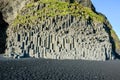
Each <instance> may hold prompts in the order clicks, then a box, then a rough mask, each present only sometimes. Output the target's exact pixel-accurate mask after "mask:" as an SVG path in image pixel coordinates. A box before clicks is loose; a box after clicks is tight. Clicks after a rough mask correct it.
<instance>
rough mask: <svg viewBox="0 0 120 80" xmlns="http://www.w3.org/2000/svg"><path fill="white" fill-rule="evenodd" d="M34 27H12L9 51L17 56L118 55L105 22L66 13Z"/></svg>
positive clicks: (90, 57) (103, 57) (100, 57)
mask: <svg viewBox="0 0 120 80" xmlns="http://www.w3.org/2000/svg"><path fill="white" fill-rule="evenodd" d="M19 26H20V25H18V28H19ZM24 27H25V28H26V27H28V28H29V27H30V26H24ZM31 27H32V28H30V29H28V28H27V29H23V28H22V29H19V30H18V31H16V32H12V31H11V30H9V32H8V33H9V36H10V37H9V38H8V39H7V49H6V55H8V56H9V57H14V58H21V57H35V58H50V59H86V60H106V59H112V58H113V57H114V56H113V55H112V54H113V52H112V45H111V43H110V40H109V35H108V33H107V32H106V31H105V27H106V26H105V25H104V24H102V23H91V22H90V21H89V20H82V19H81V17H74V16H71V15H66V16H56V17H54V18H48V19H46V20H45V21H43V22H41V23H40V24H36V25H31Z"/></svg>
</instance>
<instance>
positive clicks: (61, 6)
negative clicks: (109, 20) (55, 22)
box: [13, 0, 104, 27]
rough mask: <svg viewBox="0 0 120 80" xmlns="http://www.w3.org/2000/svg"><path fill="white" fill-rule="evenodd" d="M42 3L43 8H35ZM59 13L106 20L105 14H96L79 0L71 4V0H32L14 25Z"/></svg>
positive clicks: (101, 20)
mask: <svg viewBox="0 0 120 80" xmlns="http://www.w3.org/2000/svg"><path fill="white" fill-rule="evenodd" d="M40 5H42V6H43V8H41V9H35V8H38V7H39V6H40ZM23 13H24V14H23ZM57 15H60V16H65V15H73V16H81V18H82V19H87V18H88V17H90V18H91V19H92V20H93V21H99V22H103V21H104V17H103V16H101V15H98V14H96V13H95V12H93V11H92V10H91V9H90V8H88V7H83V6H82V5H81V4H79V3H77V2H75V3H71V4H69V2H62V1H58V0H38V1H37V2H34V3H33V2H31V3H29V4H27V5H26V7H25V8H24V9H23V11H22V13H21V14H19V15H18V16H17V18H16V19H15V20H14V22H13V26H14V27H16V26H17V25H18V24H21V25H26V24H30V23H31V24H34V23H35V22H36V21H38V20H39V22H40V21H44V20H45V19H46V18H49V17H55V16H57Z"/></svg>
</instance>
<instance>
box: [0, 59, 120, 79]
mask: <svg viewBox="0 0 120 80" xmlns="http://www.w3.org/2000/svg"><path fill="white" fill-rule="evenodd" d="M0 80H120V61H119V60H116V61H105V62H103V61H83V60H50V59H33V58H26V59H18V60H13V59H5V58H2V57H0Z"/></svg>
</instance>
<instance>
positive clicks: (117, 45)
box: [111, 29, 120, 50]
mask: <svg viewBox="0 0 120 80" xmlns="http://www.w3.org/2000/svg"><path fill="white" fill-rule="evenodd" d="M111 36H112V38H113V40H114V42H115V48H116V50H120V40H119V38H118V36H117V35H116V33H115V31H114V30H112V29H111Z"/></svg>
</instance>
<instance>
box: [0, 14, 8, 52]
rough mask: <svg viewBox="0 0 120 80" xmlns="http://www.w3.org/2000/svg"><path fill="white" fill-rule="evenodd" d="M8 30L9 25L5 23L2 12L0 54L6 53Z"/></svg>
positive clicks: (0, 19)
mask: <svg viewBox="0 0 120 80" xmlns="http://www.w3.org/2000/svg"><path fill="white" fill-rule="evenodd" d="M7 28H8V23H7V22H5V21H4V19H3V15H2V12H0V54H3V53H5V49H6V38H7V34H6V30H7Z"/></svg>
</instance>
